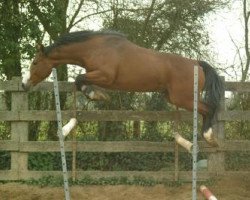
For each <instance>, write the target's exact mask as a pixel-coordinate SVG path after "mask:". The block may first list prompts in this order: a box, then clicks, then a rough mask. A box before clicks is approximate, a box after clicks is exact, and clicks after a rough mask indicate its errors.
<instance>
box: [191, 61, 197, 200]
mask: <svg viewBox="0 0 250 200" xmlns="http://www.w3.org/2000/svg"><path fill="white" fill-rule="evenodd" d="M197 104H198V66H196V65H195V66H194V116H193V171H192V179H193V180H192V200H196V199H197V185H196V183H197V149H198V147H197V132H198V113H197V111H198V105H197Z"/></svg>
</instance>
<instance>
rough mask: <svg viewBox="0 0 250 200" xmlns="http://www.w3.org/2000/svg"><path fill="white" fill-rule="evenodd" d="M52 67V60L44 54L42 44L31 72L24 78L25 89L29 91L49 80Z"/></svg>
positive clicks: (38, 47)
mask: <svg viewBox="0 0 250 200" xmlns="http://www.w3.org/2000/svg"><path fill="white" fill-rule="evenodd" d="M52 65H53V64H52V60H51V59H50V58H49V56H48V55H46V53H45V52H44V46H43V45H41V44H40V45H37V53H36V56H35V58H34V60H33V61H32V63H31V66H30V71H28V72H27V73H26V74H25V75H24V76H23V80H22V87H23V89H24V90H28V89H29V88H30V87H32V86H35V85H36V84H38V83H40V82H41V81H42V80H44V79H45V78H47V77H48V76H49V75H50V73H51V71H52Z"/></svg>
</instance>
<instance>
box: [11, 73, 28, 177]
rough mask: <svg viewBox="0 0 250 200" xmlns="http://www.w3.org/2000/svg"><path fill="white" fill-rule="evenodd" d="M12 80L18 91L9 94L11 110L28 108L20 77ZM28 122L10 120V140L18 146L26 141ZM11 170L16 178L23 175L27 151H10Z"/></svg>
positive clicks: (20, 110)
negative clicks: (17, 86)
mask: <svg viewBox="0 0 250 200" xmlns="http://www.w3.org/2000/svg"><path fill="white" fill-rule="evenodd" d="M12 80H13V81H18V82H20V83H19V88H18V91H15V92H12V94H11V111H16V112H18V113H19V115H20V112H22V111H23V110H28V93H26V92H24V91H21V90H22V89H21V79H20V77H14V78H13V79H12ZM28 125H29V123H28V122H23V121H12V122H11V140H12V141H15V142H17V143H18V144H19V145H18V146H20V142H24V141H28V131H29V130H28ZM11 170H12V171H13V172H16V174H17V176H16V177H14V179H16V180H20V179H22V178H23V176H25V175H24V174H25V173H24V172H25V171H27V170H28V153H22V152H19V151H17V152H12V153H11Z"/></svg>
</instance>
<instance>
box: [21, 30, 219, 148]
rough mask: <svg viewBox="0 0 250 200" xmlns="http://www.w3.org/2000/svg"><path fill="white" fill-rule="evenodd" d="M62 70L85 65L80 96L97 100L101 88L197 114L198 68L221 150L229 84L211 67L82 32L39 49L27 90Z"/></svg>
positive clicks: (206, 113) (209, 137) (207, 122)
mask: <svg viewBox="0 0 250 200" xmlns="http://www.w3.org/2000/svg"><path fill="white" fill-rule="evenodd" d="M61 64H73V65H79V66H81V67H83V68H85V70H86V73H85V74H80V75H78V76H77V77H76V80H75V85H76V88H77V90H80V91H83V92H85V94H86V95H87V96H89V98H94V93H95V90H92V91H88V92H86V90H87V88H88V87H87V86H90V85H97V86H99V87H102V88H105V89H112V90H124V91H136V92H153V91H154V92H162V93H163V94H164V95H165V97H166V99H167V100H168V101H169V102H170V103H172V104H174V105H176V106H177V107H181V108H184V109H186V110H189V111H192V110H193V93H194V92H193V78H194V65H197V66H199V67H198V76H199V83H198V85H199V86H198V89H199V94H201V93H202V91H204V95H200V97H199V102H198V113H199V114H201V115H202V117H203V126H202V133H203V136H204V138H205V140H206V141H207V142H208V143H209V144H211V145H213V146H215V145H216V142H215V137H214V133H213V131H212V124H213V121H214V120H213V118H214V116H215V113H216V111H217V110H218V108H219V102H220V98H221V95H222V89H223V84H222V81H221V79H220V77H219V76H218V74H217V73H216V71H215V70H214V69H213V68H212V67H211V66H210V65H209V64H208V63H207V62H205V61H198V60H193V59H189V58H184V57H182V56H179V55H175V54H170V53H161V52H156V51H154V50H151V49H146V48H143V47H140V46H138V45H136V44H134V43H132V42H131V41H129V40H128V39H127V38H126V36H125V35H123V34H121V33H117V32H111V31H80V32H72V33H67V34H65V35H63V36H61V37H60V38H59V39H58V40H57V41H55V42H54V43H53V44H52V45H50V46H47V47H44V46H43V45H38V52H37V54H36V56H35V58H34V60H33V62H32V64H31V66H30V71H29V72H28V73H27V74H26V75H25V76H24V77H23V82H22V86H23V88H24V89H25V90H28V89H29V88H30V87H31V86H35V85H37V84H38V83H39V82H41V81H42V80H44V79H45V78H46V77H48V76H49V75H50V73H51V71H52V68H54V67H58V66H60V65H61Z"/></svg>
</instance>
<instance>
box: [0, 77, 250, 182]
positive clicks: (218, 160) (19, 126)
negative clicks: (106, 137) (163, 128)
mask: <svg viewBox="0 0 250 200" xmlns="http://www.w3.org/2000/svg"><path fill="white" fill-rule="evenodd" d="M225 86H226V87H225V90H226V91H232V92H250V82H247V83H238V82H237V83H234V82H226V83H225ZM72 88H73V84H72V83H68V82H59V90H60V91H62V92H72V91H73V90H72ZM0 90H3V91H8V92H11V94H12V102H11V107H12V109H11V110H6V109H4V105H3V102H2V101H0V104H1V105H0V121H8V122H11V133H10V134H11V140H0V151H9V152H11V169H10V170H0V180H20V179H29V178H40V177H42V176H44V175H61V172H60V171H31V170H28V154H29V153H31V152H59V151H60V148H59V142H57V141H28V124H29V122H30V121H55V120H56V112H55V111H51V110H28V94H27V93H26V92H24V91H23V89H22V87H21V82H20V78H15V79H13V80H12V81H4V82H0ZM32 91H53V83H49V82H44V83H41V84H39V85H38V86H36V87H35V88H33V90H32ZM221 104H222V109H221V111H220V112H219V113H218V116H217V118H218V121H219V123H218V124H217V125H216V127H215V129H216V130H217V132H218V135H217V137H218V138H219V144H220V145H219V147H218V148H212V147H210V146H208V145H207V144H206V143H205V142H202V141H201V142H199V150H200V152H207V153H209V157H208V171H205V172H199V173H198V178H199V180H204V179H207V178H208V177H211V176H212V175H214V174H228V175H235V176H237V174H241V173H244V174H246V175H249V174H250V172H249V171H245V172H243V171H242V172H241V171H240V172H236V171H235V172H234V171H225V153H227V152H228V153H230V152H234V151H242V152H245V151H250V141H248V140H244V141H243V140H233V141H228V140H225V132H224V124H225V122H226V121H235V120H239V121H240V120H248V121H249V120H250V110H248V111H226V110H225V109H224V105H225V99H222V102H221ZM176 114H177V112H176V111H172V112H165V111H128V110H120V111H117V110H116V111H114V110H108V111H100V110H98V111H77V119H78V121H80V122H85V121H139V120H140V121H173V120H175V118H176ZM178 114H179V115H180V118H181V120H182V121H190V122H192V113H189V112H186V111H178ZM62 115H63V120H68V119H70V118H71V117H72V116H73V115H74V113H73V111H70V110H64V111H62ZM76 144H77V152H174V151H175V143H174V142H148V141H122V142H118V141H112V142H111V141H109V142H100V141H98V142H97V141H89V142H85V141H77V143H76ZM65 148H66V151H68V152H70V151H71V150H72V141H66V142H65ZM179 150H180V152H185V150H184V149H182V148H180V149H179ZM76 174H77V177H78V178H81V177H84V176H86V175H90V176H92V177H113V176H115V177H122V176H126V177H130V178H131V177H133V176H143V177H146V178H149V177H151V178H156V179H169V180H174V178H175V176H176V171H157V172H155V171H109V172H107V171H77V173H76ZM178 176H179V178H180V179H182V180H186V181H190V180H191V177H192V174H191V171H180V172H178Z"/></svg>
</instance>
